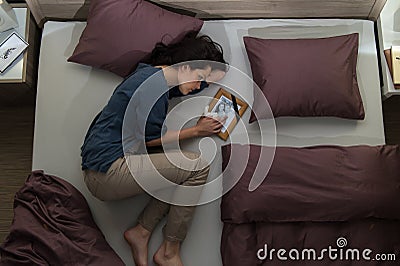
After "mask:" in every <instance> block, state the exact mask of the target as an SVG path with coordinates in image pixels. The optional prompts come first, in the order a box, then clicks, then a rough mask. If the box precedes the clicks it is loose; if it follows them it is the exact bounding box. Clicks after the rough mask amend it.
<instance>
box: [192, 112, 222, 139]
mask: <svg viewBox="0 0 400 266" xmlns="http://www.w3.org/2000/svg"><path fill="white" fill-rule="evenodd" d="M226 118H227V117H226V116H224V117H223V118H211V117H207V116H203V117H201V118H200V119H199V121H197V124H196V126H195V128H196V131H197V136H199V137H207V136H211V135H213V134H216V133H219V132H220V131H221V128H222V125H223V124H224V123H225V121H226Z"/></svg>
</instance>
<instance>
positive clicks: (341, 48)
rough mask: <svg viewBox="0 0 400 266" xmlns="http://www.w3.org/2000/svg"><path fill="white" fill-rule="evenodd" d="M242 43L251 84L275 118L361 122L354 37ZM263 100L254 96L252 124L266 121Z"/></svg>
mask: <svg viewBox="0 0 400 266" xmlns="http://www.w3.org/2000/svg"><path fill="white" fill-rule="evenodd" d="M244 43H245V47H246V51H247V55H248V57H249V60H250V65H251V71H252V74H253V79H254V81H255V83H256V84H257V85H258V86H259V87H260V89H261V91H262V93H263V94H264V95H265V97H266V98H267V100H268V102H269V105H270V107H271V110H272V113H273V115H274V117H278V116H334V117H341V118H348V119H364V116H365V113H364V107H363V103H362V99H361V95H360V92H359V89H358V84H357V73H356V65H357V54H358V34H357V33H354V34H349V35H343V36H337V37H330V38H320V39H258V38H254V37H244ZM255 95H256V92H255ZM261 98H262V97H254V102H253V112H252V114H251V116H250V122H254V121H256V120H257V119H267V118H270V116H269V115H268V114H269V113H268V111H267V109H266V108H265V102H264V101H263V100H262V99H261ZM254 113H256V114H257V116H258V117H255V115H254Z"/></svg>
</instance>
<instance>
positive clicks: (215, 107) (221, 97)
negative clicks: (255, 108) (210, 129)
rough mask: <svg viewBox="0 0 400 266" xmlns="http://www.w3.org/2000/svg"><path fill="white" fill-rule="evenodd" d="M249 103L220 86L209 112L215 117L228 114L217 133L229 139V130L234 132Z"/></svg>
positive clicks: (222, 137)
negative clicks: (235, 105)
mask: <svg viewBox="0 0 400 266" xmlns="http://www.w3.org/2000/svg"><path fill="white" fill-rule="evenodd" d="M234 102H236V104H237V112H236V111H235V108H234ZM247 107H248V104H247V103H245V102H244V101H243V100H241V99H239V98H238V97H236V96H234V95H232V94H231V93H230V92H228V91H226V90H225V89H223V88H220V89H219V90H218V91H217V93H216V94H215V96H214V99H213V100H212V101H211V103H210V105H209V108H208V113H209V114H213V117H216V116H217V117H220V116H227V119H226V121H225V123H224V126H223V127H222V129H221V131H220V132H219V133H218V134H217V135H218V137H220V138H221V139H223V140H227V139H228V137H229V132H232V130H233V128H234V127H235V126H236V124H237V122H238V120H239V118H240V117H242V116H243V114H244V112H245V111H246V109H247Z"/></svg>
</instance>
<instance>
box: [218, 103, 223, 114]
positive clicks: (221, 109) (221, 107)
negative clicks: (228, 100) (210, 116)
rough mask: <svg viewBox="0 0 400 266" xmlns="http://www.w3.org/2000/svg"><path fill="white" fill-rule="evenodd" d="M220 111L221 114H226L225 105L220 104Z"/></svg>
mask: <svg viewBox="0 0 400 266" xmlns="http://www.w3.org/2000/svg"><path fill="white" fill-rule="evenodd" d="M218 111H219V112H225V104H223V103H220V104H219V106H218Z"/></svg>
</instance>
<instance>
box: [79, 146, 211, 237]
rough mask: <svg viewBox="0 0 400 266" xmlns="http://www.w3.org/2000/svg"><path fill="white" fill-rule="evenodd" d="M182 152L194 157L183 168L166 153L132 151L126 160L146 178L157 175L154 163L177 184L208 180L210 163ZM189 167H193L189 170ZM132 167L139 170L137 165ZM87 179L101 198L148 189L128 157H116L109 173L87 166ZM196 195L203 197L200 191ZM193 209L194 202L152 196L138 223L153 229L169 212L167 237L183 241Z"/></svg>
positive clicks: (92, 190)
mask: <svg viewBox="0 0 400 266" xmlns="http://www.w3.org/2000/svg"><path fill="white" fill-rule="evenodd" d="M183 154H184V155H185V156H186V157H187V158H189V159H191V160H185V161H184V164H185V165H182V164H181V166H182V168H183V169H181V168H179V167H177V166H175V165H173V164H171V163H170V161H169V160H168V159H167V157H166V155H165V154H164V153H154V154H148V155H130V156H129V157H128V159H127V160H128V161H129V162H130V163H129V164H130V167H131V169H132V167H133V168H140V169H139V172H142V173H144V175H145V176H144V177H145V178H146V179H147V178H149V179H152V178H153V177H154V176H155V174H154V168H153V166H152V165H154V167H155V168H156V169H157V170H158V172H159V173H160V174H161V175H162V176H164V177H165V178H166V179H168V180H170V181H171V182H173V183H175V184H180V185H184V186H199V185H202V184H205V183H206V181H207V176H208V172H209V166H206V165H205V163H204V161H202V160H201V159H200V158H199V155H198V154H196V153H191V152H183ZM175 155H176V156H178V153H177V152H168V156H172V157H174V156H175ZM147 156H149V157H150V160H151V161H149V160H148V159H146V158H148V157H147ZM170 158H171V157H170ZM176 158H178V157H176ZM131 162H133V163H131ZM151 164H152V165H151ZM204 166H205V167H204ZM201 168H203V169H201ZM184 169H186V170H184ZM190 169H192V170H191V171H190ZM197 169H201V170H197ZM132 170H134V173H136V171H135V169H132ZM84 180H85V183H86V185H87V187H88V188H89V190H90V192H91V193H92V194H93V195H94V196H95V197H96V198H98V199H100V200H119V199H125V198H129V197H133V196H135V195H138V194H141V193H145V191H144V190H143V189H142V188H141V187H140V186H139V185H138V183H137V182H136V180H135V179H134V178H133V176H132V174H131V171H130V170H129V168H128V164H127V161H126V159H125V158H119V159H117V160H116V161H115V162H114V163H113V164H112V165H111V167H110V168H109V169H108V171H107V172H106V173H101V172H97V171H92V170H85V171H84ZM197 194H198V193H197ZM193 196H194V197H197V198H199V197H200V195H193ZM194 209H195V207H193V206H189V207H186V206H176V205H170V204H168V203H165V202H163V201H160V200H158V199H156V198H154V197H152V199H151V200H150V202H149V203H148V204H147V206H146V207H145V208H144V210H143V211H142V213H141V214H140V215H139V218H138V223H139V224H141V225H142V226H143V227H144V228H146V229H147V230H149V231H150V232H152V231H153V229H154V228H155V226H156V225H157V224H158V222H160V220H161V219H162V218H163V217H164V216H165V215H167V214H168V217H167V223H166V225H165V227H164V228H163V233H164V237H165V239H166V240H169V241H183V240H184V238H185V236H186V233H187V230H188V227H189V225H190V222H191V220H192V217H193V214H194Z"/></svg>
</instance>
